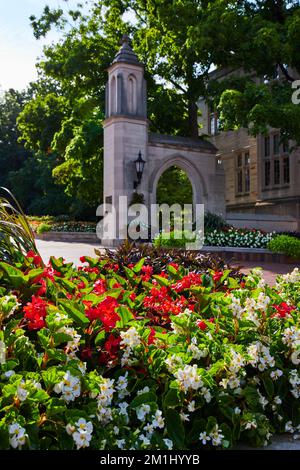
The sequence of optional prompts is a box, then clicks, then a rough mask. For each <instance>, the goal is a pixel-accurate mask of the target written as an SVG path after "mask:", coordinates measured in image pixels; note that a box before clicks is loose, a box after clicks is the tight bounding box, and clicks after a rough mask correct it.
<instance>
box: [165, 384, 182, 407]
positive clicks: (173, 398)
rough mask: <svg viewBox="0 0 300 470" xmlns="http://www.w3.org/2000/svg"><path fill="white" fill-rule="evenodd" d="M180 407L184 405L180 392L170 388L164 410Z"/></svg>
mask: <svg viewBox="0 0 300 470" xmlns="http://www.w3.org/2000/svg"><path fill="white" fill-rule="evenodd" d="M179 405H182V397H181V396H180V392H179V390H176V389H175V388H170V389H169V390H168V392H167V393H166V395H165V398H164V400H163V406H164V408H168V407H171V408H175V407H176V406H179Z"/></svg>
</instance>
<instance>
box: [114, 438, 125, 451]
mask: <svg viewBox="0 0 300 470" xmlns="http://www.w3.org/2000/svg"><path fill="white" fill-rule="evenodd" d="M116 444H117V447H118V449H124V447H125V444H126V441H125V439H118V440H117V441H116Z"/></svg>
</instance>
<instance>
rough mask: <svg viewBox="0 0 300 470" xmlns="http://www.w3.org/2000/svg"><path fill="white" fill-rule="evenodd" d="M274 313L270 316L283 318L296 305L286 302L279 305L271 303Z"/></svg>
mask: <svg viewBox="0 0 300 470" xmlns="http://www.w3.org/2000/svg"><path fill="white" fill-rule="evenodd" d="M273 308H275V310H276V313H274V315H272V317H277V318H285V317H286V316H287V315H290V314H291V312H292V311H293V310H296V307H294V306H293V305H288V304H287V303H286V302H281V304H279V305H273Z"/></svg>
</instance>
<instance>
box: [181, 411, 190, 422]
mask: <svg viewBox="0 0 300 470" xmlns="http://www.w3.org/2000/svg"><path fill="white" fill-rule="evenodd" d="M180 419H181V421H183V422H185V421H189V420H190V417H189V415H188V414H187V413H184V412H183V411H181V412H180Z"/></svg>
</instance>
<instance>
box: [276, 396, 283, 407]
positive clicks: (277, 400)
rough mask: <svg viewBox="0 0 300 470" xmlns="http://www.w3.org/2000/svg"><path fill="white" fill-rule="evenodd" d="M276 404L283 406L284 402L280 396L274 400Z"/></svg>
mask: <svg viewBox="0 0 300 470" xmlns="http://www.w3.org/2000/svg"><path fill="white" fill-rule="evenodd" d="M274 403H276V405H281V403H282V400H281V398H280V397H279V396H278V395H277V396H276V397H275V398H274Z"/></svg>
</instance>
